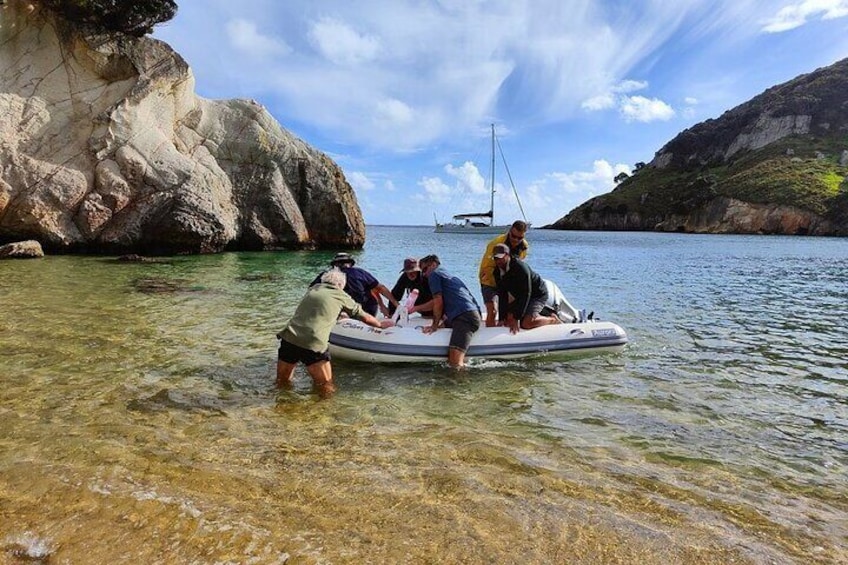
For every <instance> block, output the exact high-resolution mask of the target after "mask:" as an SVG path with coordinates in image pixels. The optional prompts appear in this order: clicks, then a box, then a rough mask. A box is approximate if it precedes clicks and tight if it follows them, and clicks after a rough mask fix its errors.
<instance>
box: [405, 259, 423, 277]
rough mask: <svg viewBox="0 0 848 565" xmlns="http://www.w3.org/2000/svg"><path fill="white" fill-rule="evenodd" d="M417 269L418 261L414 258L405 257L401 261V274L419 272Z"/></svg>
mask: <svg viewBox="0 0 848 565" xmlns="http://www.w3.org/2000/svg"><path fill="white" fill-rule="evenodd" d="M420 270H421V269H419V268H418V259H416V258H415V257H407V258H406V259H404V260H403V270H402V271H401V273H410V272H412V271H420Z"/></svg>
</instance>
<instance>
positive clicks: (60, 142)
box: [0, 0, 365, 253]
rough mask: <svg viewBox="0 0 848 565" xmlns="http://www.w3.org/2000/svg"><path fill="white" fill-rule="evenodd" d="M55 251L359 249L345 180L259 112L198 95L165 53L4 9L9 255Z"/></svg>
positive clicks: (1, 236)
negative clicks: (20, 248)
mask: <svg viewBox="0 0 848 565" xmlns="http://www.w3.org/2000/svg"><path fill="white" fill-rule="evenodd" d="M22 238H31V239H35V240H38V241H40V242H41V243H42V244H43V245H44V246H45V247H46V248H48V249H52V250H57V251H82V252H108V253H128V252H142V253H149V252H168V253H173V252H215V251H221V250H225V249H265V248H274V247H292V248H297V247H315V246H319V247H328V246H353V247H355V246H361V245H362V244H363V242H364V239H365V225H364V222H363V219H362V215H361V212H360V210H359V206H358V204H357V201H356V196H355V194H354V192H353V189H352V188H351V186H350V185H349V184H348V183H347V181H346V180H345V177H344V174H343V173H342V171H341V169H340V168H339V167H338V166H337V165H336V164H335V163H333V162H332V161H331V160H330V159H329V158H328V157H327V156H326V155H324V154H323V153H321V152H319V151H317V150H315V149H313V148H311V147H309V146H308V145H307V144H305V143H304V142H303V141H301V140H299V139H297V138H296V137H294V136H293V135H291V134H290V133H289V132H287V131H285V130H284V129H283V128H281V127H280V125H279V124H278V123H277V122H276V121H275V120H274V119H273V118H272V116H271V115H270V114H269V113H268V112H267V111H266V110H265V109H264V108H263V107H262V106H261V105H259V104H257V103H256V102H253V101H249V100H228V101H212V100H206V99H203V98H200V97H198V96H196V95H195V93H194V78H193V76H192V73H191V70H190V69H189V67H188V65H187V64H186V63H185V61H184V60H183V59H182V58H181V57H180V56H179V55H178V54H177V53H175V52H174V51H173V50H172V49H171V48H170V47H169V46H168V45H166V44H165V43H163V42H161V41H158V40H155V39H152V38H149V37H141V38H136V37H132V36H129V35H124V34H121V33H116V32H112V33H95V32H92V31H90V30H83V29H80V28H79V27H76V26H74V25H72V24H70V23H69V22H67V21H64V20H62V19H61V18H60V17H58V16H56V15H55V14H54V13H53V12H51V11H50V10H48V9H47V8H45V7H44V6H43V5H41V4H40V3H39V2H37V1H36V2H23V1H20V0H7V1H6V2H4V3H3V4H0V243H2V242H4V241H14V240H18V239H22Z"/></svg>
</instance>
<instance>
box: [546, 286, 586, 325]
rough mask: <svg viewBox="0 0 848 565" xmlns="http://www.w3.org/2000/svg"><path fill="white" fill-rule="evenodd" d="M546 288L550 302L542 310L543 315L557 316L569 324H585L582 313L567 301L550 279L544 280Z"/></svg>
mask: <svg viewBox="0 0 848 565" xmlns="http://www.w3.org/2000/svg"><path fill="white" fill-rule="evenodd" d="M544 281H545V288H547V290H548V302H547V304H546V306H545V308H544V309H543V310H542V315H544V316H550V315H551V314H556V315H557V317H558V318H559V319H560V320H562V321H563V322H565V323H567V324H569V323H574V322H578V321H579V322H584V321H585V319H583V316H581V314H580V312H579V311H578V310H577V308H575V307H574V306H572V305H571V303H570V302H568V300H566V298H565V295H564V294H563V293H562V291H561V290H560V289H559V287H558V286H557V285H556V284H555V283H554V282H553V281H549V280H548V279H544Z"/></svg>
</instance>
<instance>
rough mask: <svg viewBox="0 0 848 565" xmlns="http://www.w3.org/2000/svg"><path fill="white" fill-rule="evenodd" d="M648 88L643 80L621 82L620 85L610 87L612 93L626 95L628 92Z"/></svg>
mask: <svg viewBox="0 0 848 565" xmlns="http://www.w3.org/2000/svg"><path fill="white" fill-rule="evenodd" d="M646 88H648V83H647V82H646V81H644V80H630V79H628V80H623V81H621V82H620V83H618V84H616V85H615V86H613V87H612V91H613V92H620V93H622V94H626V93H628V92H635V91H637V90H644V89H646Z"/></svg>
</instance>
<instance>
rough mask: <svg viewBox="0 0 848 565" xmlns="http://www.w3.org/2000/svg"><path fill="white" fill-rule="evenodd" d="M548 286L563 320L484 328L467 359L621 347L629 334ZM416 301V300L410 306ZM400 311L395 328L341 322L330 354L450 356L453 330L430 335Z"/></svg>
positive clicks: (384, 358)
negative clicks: (524, 326)
mask: <svg viewBox="0 0 848 565" xmlns="http://www.w3.org/2000/svg"><path fill="white" fill-rule="evenodd" d="M546 283H547V284H548V296H549V300H548V306H549V308H550V311H551V312H552V313H556V315H557V316H558V317H559V318H560V320H561V321H562V323H560V324H554V325H548V326H542V327H539V328H535V329H532V330H520V331H519V332H518V333H516V334H511V333H510V331H509V328H506V327H494V328H487V327H482V328H480V330H479V331H477V332H476V333H475V334H474V337H473V338H472V339H471V346H470V347H469V349H468V352H467V353H466V359H475V358H476V359H522V358H527V357H530V358H533V357H537V358H545V359H551V360H554V359H561V358H567V357H571V356H574V355H583V354H588V353H597V352H601V351H620V350H621V349H623V348H624V345H625V344H626V343H627V334H626V333H625V332H624V330H623V329H622V328H621V327H619V326H618V325H616V324H614V323H612V322H605V321H599V320H595V319H593V318H594V316H593V315H592V314H589V315H588V316H587V315H586V313H585V311H578V310H577V309H575V308H574V307H573V306H571V304H569V303H568V301H567V300H566V299H565V297H564V296H563V295H562V293H561V292H560V291H559V289H558V288H557V287H556V285H554V284H553V283H551V282H550V281H546ZM412 303H414V299H413V300H412V301H410V302H409V304H412ZM398 310H400V311H401V313H400V314H399V315H396V316H395V323H396V324H398V325H396V326H394V327H391V328H386V329H378V328H373V327H371V326H369V325H367V324H365V323H363V322H360V321H359V320H354V319H350V318H346V319H342V320H339V322H338V323H337V324H336V326H335V328H333V331H332V332H331V333H330V354H331V355H332V356H333V357H334V358H336V359H349V360H352V361H367V362H374V363H422V362H444V361H445V360H447V357H448V342H449V341H450V334H451V330H450V329H449V328H442V329H439V330H438V331H436V332H434V333H431V334H425V333H424V332H423V329H424V328H425V327H427V326H429V325H430V323H431V321H430V319H428V318H421V317H420V316H417V315H412V316H408V315H406V313H405V310H406V305H402V307H401V308H399V309H398Z"/></svg>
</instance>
